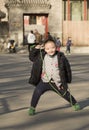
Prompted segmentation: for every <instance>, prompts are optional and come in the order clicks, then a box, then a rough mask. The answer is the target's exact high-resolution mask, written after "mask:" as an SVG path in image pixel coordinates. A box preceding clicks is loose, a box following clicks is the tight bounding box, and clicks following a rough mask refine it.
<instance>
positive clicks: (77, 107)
mask: <svg viewBox="0 0 89 130" xmlns="http://www.w3.org/2000/svg"><path fill="white" fill-rule="evenodd" d="M72 107H73V108H74V110H75V111H78V110H80V105H79V104H78V103H76V104H75V105H73V106H72Z"/></svg>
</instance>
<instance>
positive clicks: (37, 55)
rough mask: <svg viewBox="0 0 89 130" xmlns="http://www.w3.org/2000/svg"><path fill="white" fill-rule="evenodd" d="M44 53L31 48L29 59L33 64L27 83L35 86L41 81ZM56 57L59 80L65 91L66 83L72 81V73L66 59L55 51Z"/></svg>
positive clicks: (62, 54)
mask: <svg viewBox="0 0 89 130" xmlns="http://www.w3.org/2000/svg"><path fill="white" fill-rule="evenodd" d="M45 54H46V53H45V51H44V50H40V49H35V48H33V49H32V51H31V52H30V55H29V59H30V60H31V61H32V62H33V66H32V70H31V76H30V78H29V83H30V84H33V85H37V84H38V83H39V81H40V79H41V73H42V63H43V59H44V56H45ZM56 54H57V57H58V67H59V70H60V73H59V75H60V79H61V83H62V85H63V87H64V89H66V90H67V88H68V85H67V83H71V81H72V72H71V67H70V64H69V61H68V59H67V58H66V57H65V55H64V53H62V52H58V51H56Z"/></svg>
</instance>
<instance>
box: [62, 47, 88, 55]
mask: <svg viewBox="0 0 89 130" xmlns="http://www.w3.org/2000/svg"><path fill="white" fill-rule="evenodd" d="M61 51H63V52H64V53H65V51H66V47H61ZM71 53H72V54H81V53H83V54H88V53H89V46H84V47H77V46H72V47H71Z"/></svg>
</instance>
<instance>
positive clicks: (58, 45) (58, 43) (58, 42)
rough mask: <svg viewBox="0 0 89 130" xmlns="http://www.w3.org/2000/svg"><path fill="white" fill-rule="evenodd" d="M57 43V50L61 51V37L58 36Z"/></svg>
mask: <svg viewBox="0 0 89 130" xmlns="http://www.w3.org/2000/svg"><path fill="white" fill-rule="evenodd" d="M56 45H57V50H58V51H60V47H61V41H60V37H57V39H56Z"/></svg>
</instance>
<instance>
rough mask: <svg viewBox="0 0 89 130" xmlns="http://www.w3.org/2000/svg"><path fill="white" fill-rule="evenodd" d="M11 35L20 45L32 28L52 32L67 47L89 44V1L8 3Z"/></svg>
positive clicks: (17, 0) (23, 0)
mask: <svg viewBox="0 0 89 130" xmlns="http://www.w3.org/2000/svg"><path fill="white" fill-rule="evenodd" d="M5 5H6V8H7V11H8V20H9V34H10V36H11V37H12V38H14V39H15V40H17V41H18V42H19V43H23V37H24V35H27V34H28V32H29V31H30V30H31V29H32V30H34V29H38V31H39V32H40V33H41V34H45V35H46V33H47V32H48V31H49V32H50V33H51V34H52V35H53V36H56V37H60V38H61V40H62V42H63V44H64V45H65V43H66V40H67V38H68V37H71V38H72V41H73V44H74V45H81V46H83V45H89V42H88V41H89V0H5Z"/></svg>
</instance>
